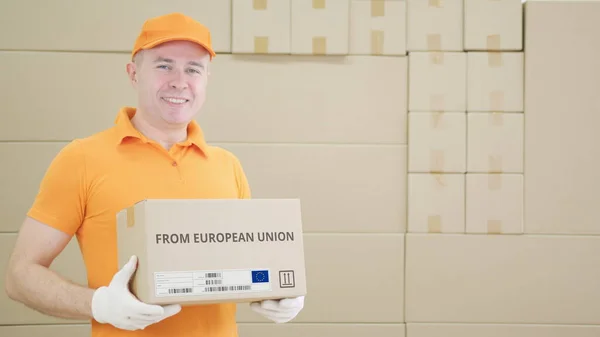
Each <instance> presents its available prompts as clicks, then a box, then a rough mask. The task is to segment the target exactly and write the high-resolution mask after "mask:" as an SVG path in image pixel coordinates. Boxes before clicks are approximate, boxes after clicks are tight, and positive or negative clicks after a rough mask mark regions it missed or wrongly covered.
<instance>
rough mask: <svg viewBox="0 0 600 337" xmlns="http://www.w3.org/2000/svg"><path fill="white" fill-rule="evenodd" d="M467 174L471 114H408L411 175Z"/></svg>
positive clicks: (409, 166) (409, 168)
mask: <svg viewBox="0 0 600 337" xmlns="http://www.w3.org/2000/svg"><path fill="white" fill-rule="evenodd" d="M466 170H467V114H466V113H465V112H442V113H438V112H411V113H409V114H408V171H409V172H411V173H412V172H437V173H440V172H444V173H448V172H453V173H465V172H466Z"/></svg>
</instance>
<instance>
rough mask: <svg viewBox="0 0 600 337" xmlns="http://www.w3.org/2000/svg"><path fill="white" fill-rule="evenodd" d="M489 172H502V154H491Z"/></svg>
mask: <svg viewBox="0 0 600 337" xmlns="http://www.w3.org/2000/svg"><path fill="white" fill-rule="evenodd" d="M488 164H489V173H502V156H501V155H493V154H492V155H490V156H489V157H488Z"/></svg>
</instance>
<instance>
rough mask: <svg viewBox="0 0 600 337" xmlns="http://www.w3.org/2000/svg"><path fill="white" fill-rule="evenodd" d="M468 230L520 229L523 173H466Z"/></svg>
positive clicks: (515, 231)
mask: <svg viewBox="0 0 600 337" xmlns="http://www.w3.org/2000/svg"><path fill="white" fill-rule="evenodd" d="M466 186H467V187H466V203H467V204H466V209H467V219H466V231H467V233H486V234H522V233H523V207H524V206H523V174H520V173H516V174H503V173H497V174H496V173H494V174H480V173H467V175H466Z"/></svg>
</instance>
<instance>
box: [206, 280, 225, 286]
mask: <svg viewBox="0 0 600 337" xmlns="http://www.w3.org/2000/svg"><path fill="white" fill-rule="evenodd" d="M216 284H223V280H206V285H207V286H210V285H216Z"/></svg>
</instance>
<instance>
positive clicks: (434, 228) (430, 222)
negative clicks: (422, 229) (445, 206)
mask: <svg viewBox="0 0 600 337" xmlns="http://www.w3.org/2000/svg"><path fill="white" fill-rule="evenodd" d="M427 231H428V232H429V233H441V232H442V217H441V216H440V215H430V216H429V217H427Z"/></svg>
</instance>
